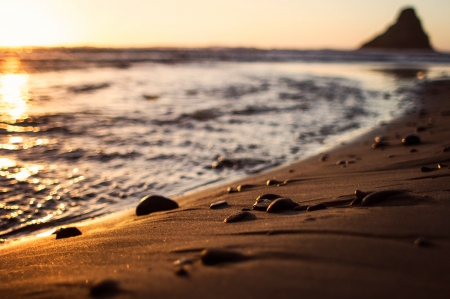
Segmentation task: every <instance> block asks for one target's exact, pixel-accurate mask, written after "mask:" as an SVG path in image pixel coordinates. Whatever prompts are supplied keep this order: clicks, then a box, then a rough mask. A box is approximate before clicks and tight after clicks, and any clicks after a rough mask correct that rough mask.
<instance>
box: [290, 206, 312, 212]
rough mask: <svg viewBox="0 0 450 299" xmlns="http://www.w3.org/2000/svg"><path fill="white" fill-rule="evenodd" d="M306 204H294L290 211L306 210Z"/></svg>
mask: <svg viewBox="0 0 450 299" xmlns="http://www.w3.org/2000/svg"><path fill="white" fill-rule="evenodd" d="M307 209H308V206H296V207H294V208H293V209H292V211H306V210H307Z"/></svg>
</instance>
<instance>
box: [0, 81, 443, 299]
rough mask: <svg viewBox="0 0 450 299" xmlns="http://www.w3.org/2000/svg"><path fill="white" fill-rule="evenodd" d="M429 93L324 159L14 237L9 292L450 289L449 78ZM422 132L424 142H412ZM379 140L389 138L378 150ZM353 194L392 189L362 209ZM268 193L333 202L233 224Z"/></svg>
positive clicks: (8, 256)
mask: <svg viewBox="0 0 450 299" xmlns="http://www.w3.org/2000/svg"><path fill="white" fill-rule="evenodd" d="M421 93H422V95H421V102H420V103H418V106H417V109H416V111H415V112H414V113H411V114H409V115H406V116H404V117H402V118H400V119H397V120H395V121H393V122H392V123H389V124H386V125H381V126H380V127H379V128H378V129H376V130H375V131H372V132H370V133H369V134H366V135H364V136H362V137H360V138H358V139H357V140H354V141H351V142H348V143H347V144H343V145H341V146H340V147H338V148H335V149H333V150H331V151H329V152H327V153H324V155H320V156H315V157H311V158H308V159H306V160H303V161H299V162H296V163H292V164H290V165H285V166H283V167H279V168H276V169H273V170H270V171H268V172H264V173H259V174H256V175H253V176H250V177H248V178H245V179H242V180H239V181H237V182H235V183H233V184H227V185H225V186H220V187H215V188H211V189H207V190H201V191H199V192H195V193H192V194H189V195H186V196H183V197H181V198H176V199H175V200H176V201H177V202H178V203H179V208H178V209H174V210H170V211H163V212H156V213H152V214H150V215H146V216H136V215H135V210H134V209H133V210H128V211H125V212H121V213H118V214H114V215H112V216H108V217H104V218H101V219H98V220H93V221H88V222H82V223H78V224H74V225H72V226H76V227H77V228H78V229H79V230H80V231H81V232H82V235H80V236H75V237H71V238H64V239H58V240H56V239H55V235H50V236H45V237H40V238H32V239H28V240H24V241H10V242H7V243H5V244H3V245H1V246H0V256H1V263H0V291H1V294H2V295H1V297H2V298H89V297H93V298H112V297H113V298H155V297H156V298H181V297H183V298H299V297H302V298H448V296H449V294H450V284H449V277H450V220H449V217H448V215H449V213H450V184H449V182H450V180H449V177H450V169H449V166H450V82H449V81H435V82H429V83H427V84H424V87H423V90H422V91H421ZM415 130H416V131H417V134H418V135H419V136H420V143H419V144H415V145H402V138H403V137H404V136H405V135H406V134H409V133H414V131H415ZM376 136H384V137H386V138H387V141H386V144H384V145H378V146H375V148H373V144H374V143H375V141H374V138H375V137H376ZM268 180H277V181H279V182H280V183H281V184H278V185H279V186H278V185H277V184H274V185H269V186H268V185H267V181H268ZM285 181H286V183H283V182H285ZM238 185H241V187H242V189H241V192H233V193H228V192H227V188H228V187H232V188H236V187H237V186H238ZM355 190H361V191H363V192H370V191H371V192H375V191H381V190H394V191H395V192H391V193H378V194H379V195H378V198H377V197H376V196H375V197H372V198H374V200H373V202H369V201H367V204H364V203H363V205H361V204H356V203H354V204H353V205H352V204H351V203H352V202H353V200H354V199H355V198H356V197H355ZM263 194H276V195H279V197H283V198H290V199H292V200H293V201H295V202H296V203H297V204H299V205H300V206H304V207H307V206H314V205H315V204H319V203H324V206H325V207H326V208H325V209H318V210H314V209H313V208H310V211H306V210H301V208H298V209H297V210H292V208H291V209H287V210H281V211H278V212H275V213H267V212H265V211H258V210H249V211H245V212H246V215H245V217H244V218H243V219H242V220H241V221H237V222H234V223H224V219H225V218H227V217H228V216H229V215H231V214H233V213H237V212H240V211H242V209H251V208H252V205H253V204H254V203H255V199H256V198H257V197H258V196H260V195H263ZM160 195H164V194H160ZM366 198H367V197H366ZM222 200H225V201H226V202H227V205H224V206H222V207H220V208H218V209H210V204H211V203H214V202H218V201H222ZM378 200H380V201H379V202H378ZM137 201H138V199H136V202H137ZM319 207H320V206H319ZM313 210H314V211H313ZM249 213H250V214H249Z"/></svg>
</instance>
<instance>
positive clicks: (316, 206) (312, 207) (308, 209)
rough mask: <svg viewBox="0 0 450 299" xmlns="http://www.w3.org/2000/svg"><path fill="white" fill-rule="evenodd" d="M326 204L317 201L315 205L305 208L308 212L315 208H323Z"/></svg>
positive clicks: (315, 209)
mask: <svg viewBox="0 0 450 299" xmlns="http://www.w3.org/2000/svg"><path fill="white" fill-rule="evenodd" d="M326 208H327V206H326V205H325V204H324V203H318V204H316V205H311V206H309V207H308V208H307V209H306V210H307V211H308V212H312V211H317V210H323V209H326Z"/></svg>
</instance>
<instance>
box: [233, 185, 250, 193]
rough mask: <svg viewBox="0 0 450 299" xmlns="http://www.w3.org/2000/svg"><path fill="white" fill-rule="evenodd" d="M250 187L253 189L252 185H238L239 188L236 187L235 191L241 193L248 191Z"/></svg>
mask: <svg viewBox="0 0 450 299" xmlns="http://www.w3.org/2000/svg"><path fill="white" fill-rule="evenodd" d="M252 187H253V185H249V184H247V185H239V186H237V187H236V190H237V191H238V192H243V191H245V190H248V189H250V188H252Z"/></svg>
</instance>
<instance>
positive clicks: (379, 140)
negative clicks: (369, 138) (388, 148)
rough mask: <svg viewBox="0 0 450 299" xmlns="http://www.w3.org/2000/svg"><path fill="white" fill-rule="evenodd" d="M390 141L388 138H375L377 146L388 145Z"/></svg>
mask: <svg viewBox="0 0 450 299" xmlns="http://www.w3.org/2000/svg"><path fill="white" fill-rule="evenodd" d="M387 141H388V138H387V137H386V136H377V137H375V142H376V143H377V144H386V143H387Z"/></svg>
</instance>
